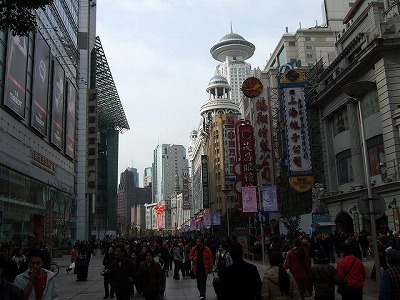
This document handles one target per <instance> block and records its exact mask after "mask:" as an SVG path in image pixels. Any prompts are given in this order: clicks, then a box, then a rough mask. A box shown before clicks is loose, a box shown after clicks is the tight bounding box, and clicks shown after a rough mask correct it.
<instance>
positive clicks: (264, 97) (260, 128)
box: [252, 88, 275, 185]
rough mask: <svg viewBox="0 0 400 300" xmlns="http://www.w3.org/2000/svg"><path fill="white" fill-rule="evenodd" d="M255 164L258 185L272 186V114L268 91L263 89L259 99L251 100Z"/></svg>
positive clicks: (273, 180) (273, 179)
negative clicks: (258, 180)
mask: <svg viewBox="0 0 400 300" xmlns="http://www.w3.org/2000/svg"><path fill="white" fill-rule="evenodd" d="M252 103H253V113H254V116H253V120H254V136H255V147H256V148H255V149H256V164H257V165H258V166H260V172H261V178H260V180H261V182H260V184H261V185H263V184H274V183H275V178H274V174H275V172H274V152H273V136H272V113H271V100H270V98H269V89H268V88H263V90H262V92H261V94H260V96H259V97H255V98H253V99H252Z"/></svg>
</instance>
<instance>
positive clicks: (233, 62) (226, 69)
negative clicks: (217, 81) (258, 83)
mask: <svg viewBox="0 0 400 300" xmlns="http://www.w3.org/2000/svg"><path fill="white" fill-rule="evenodd" d="M255 49H256V47H255V46H254V45H253V44H252V43H250V42H249V41H246V40H245V39H244V38H243V37H242V36H241V35H239V34H236V33H233V31H232V28H231V33H228V34H226V35H224V36H223V37H222V38H221V39H220V40H219V42H218V43H216V44H215V45H214V46H212V47H211V49H210V53H211V55H212V57H213V58H214V59H215V60H217V61H219V62H221V63H220V64H219V65H218V66H217V68H216V71H215V74H216V75H221V76H223V77H225V78H226V79H227V80H228V83H229V85H230V86H231V88H232V92H231V100H232V101H233V102H235V103H236V104H239V102H240V99H241V97H242V95H243V94H242V92H241V90H240V88H241V86H242V83H243V81H244V80H245V79H246V78H247V77H248V76H249V75H250V71H251V65H250V64H249V63H247V62H246V59H248V58H250V57H252V56H253V54H254V51H255Z"/></svg>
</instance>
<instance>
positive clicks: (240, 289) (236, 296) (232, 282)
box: [218, 243, 261, 300]
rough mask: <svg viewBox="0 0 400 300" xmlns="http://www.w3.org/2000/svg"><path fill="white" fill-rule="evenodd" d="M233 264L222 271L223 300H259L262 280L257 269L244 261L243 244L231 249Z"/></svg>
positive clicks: (221, 296)
mask: <svg viewBox="0 0 400 300" xmlns="http://www.w3.org/2000/svg"><path fill="white" fill-rule="evenodd" d="M229 253H230V256H231V258H232V264H231V265H230V266H229V267H227V268H225V269H224V270H221V286H222V293H221V295H218V299H220V298H221V299H223V300H242V299H246V300H255V299H256V300H259V299H260V296H261V278H260V274H259V273H258V270H257V267H256V266H255V265H253V264H250V263H248V262H245V261H244V260H243V247H242V245H241V244H239V243H238V244H235V245H232V246H231V247H230V248H229Z"/></svg>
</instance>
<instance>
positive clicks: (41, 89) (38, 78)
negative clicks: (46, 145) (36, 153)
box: [31, 33, 50, 136]
mask: <svg viewBox="0 0 400 300" xmlns="http://www.w3.org/2000/svg"><path fill="white" fill-rule="evenodd" d="M49 74H50V47H49V45H48V44H47V42H46V40H45V39H44V38H43V36H42V35H41V34H40V33H37V34H36V39H35V55H34V62H33V82H32V117H31V126H32V127H33V128H34V129H35V130H36V131H37V132H39V133H40V134H41V135H43V136H46V133H47V115H48V106H47V103H48V101H47V100H48V90H49Z"/></svg>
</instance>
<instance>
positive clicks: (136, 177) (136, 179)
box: [128, 168, 139, 187]
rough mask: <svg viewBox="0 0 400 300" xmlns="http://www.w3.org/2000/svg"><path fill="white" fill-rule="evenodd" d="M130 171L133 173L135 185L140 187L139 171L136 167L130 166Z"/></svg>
mask: <svg viewBox="0 0 400 300" xmlns="http://www.w3.org/2000/svg"><path fill="white" fill-rule="evenodd" d="M128 171H130V172H132V174H133V182H134V183H135V187H139V173H138V171H137V169H136V168H128Z"/></svg>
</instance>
